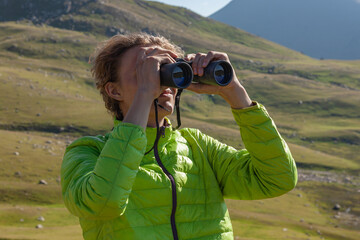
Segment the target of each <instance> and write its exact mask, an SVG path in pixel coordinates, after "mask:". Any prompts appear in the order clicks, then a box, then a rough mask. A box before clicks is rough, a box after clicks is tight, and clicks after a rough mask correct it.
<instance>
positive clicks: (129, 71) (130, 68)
mask: <svg viewBox="0 0 360 240" xmlns="http://www.w3.org/2000/svg"><path fill="white" fill-rule="evenodd" d="M156 47H158V46H156V45H150V46H149V45H148V46H135V47H132V48H130V49H128V50H127V51H126V52H125V53H124V54H123V55H122V56H121V59H120V62H119V68H118V79H117V82H116V84H118V86H119V91H120V94H121V95H122V101H121V102H120V107H121V110H122V111H123V114H124V116H125V115H126V112H127V111H128V110H129V108H130V106H131V104H132V102H133V100H134V97H135V95H136V92H137V90H138V88H139V87H140V86H139V85H138V81H137V74H136V63H137V57H138V54H139V52H140V51H141V50H142V49H144V48H147V49H149V50H150V51H151V49H154V48H156ZM176 93H177V89H176V88H170V87H166V86H161V95H160V96H159V97H158V103H159V104H160V105H161V106H163V107H164V108H166V109H167V110H168V111H166V110H164V109H162V108H158V114H159V119H161V118H162V117H164V116H167V115H171V114H172V112H173V110H174V105H175V96H176ZM154 116H155V110H154V106H153V105H152V107H151V109H150V115H149V117H154Z"/></svg>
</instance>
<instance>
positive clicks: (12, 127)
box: [0, 123, 111, 136]
mask: <svg viewBox="0 0 360 240" xmlns="http://www.w3.org/2000/svg"><path fill="white" fill-rule="evenodd" d="M0 129H3V130H9V131H36V132H47V133H56V134H63V133H67V134H69V135H72V136H85V135H90V136H94V135H105V134H106V133H107V132H109V131H110V130H111V129H109V130H96V129H92V128H89V127H86V126H75V125H72V124H71V125H65V126H59V125H52V124H44V123H16V124H0Z"/></svg>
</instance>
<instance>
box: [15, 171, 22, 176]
mask: <svg viewBox="0 0 360 240" xmlns="http://www.w3.org/2000/svg"><path fill="white" fill-rule="evenodd" d="M14 176H15V177H21V176H22V174H21V172H19V171H17V172H15V173H14Z"/></svg>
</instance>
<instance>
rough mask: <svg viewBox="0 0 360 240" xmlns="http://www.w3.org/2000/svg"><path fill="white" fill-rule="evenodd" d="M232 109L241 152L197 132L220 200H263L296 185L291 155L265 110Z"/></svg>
mask: <svg viewBox="0 0 360 240" xmlns="http://www.w3.org/2000/svg"><path fill="white" fill-rule="evenodd" d="M253 103H254V104H255V105H254V106H251V107H248V108H244V109H232V113H233V116H234V118H235V121H236V123H237V124H238V125H239V127H240V133H241V137H242V140H243V142H244V144H245V149H242V150H239V151H238V150H236V149H235V148H233V147H231V146H228V145H226V144H223V143H221V142H219V141H217V140H216V139H213V138H212V137H209V136H207V135H205V134H203V133H201V132H200V131H199V133H198V134H199V136H198V137H199V141H201V142H200V144H201V145H202V146H203V147H204V148H205V149H206V150H205V152H206V154H207V158H208V161H209V163H210V165H211V167H212V169H213V171H214V173H215V176H216V178H217V181H218V183H219V186H220V188H221V190H222V193H223V196H224V198H232V199H244V200H253V199H263V198H271V197H276V196H279V195H282V194H284V193H286V192H288V191H290V190H292V189H293V188H294V187H295V185H296V183H297V169H296V165H295V161H294V159H293V157H292V155H291V152H290V150H289V148H288V146H287V144H286V142H285V141H284V139H283V138H282V137H281V136H280V134H279V132H278V130H277V129H276V126H275V123H274V122H273V120H272V119H271V117H270V116H269V114H268V112H267V111H266V109H265V107H264V106H263V105H262V104H260V103H258V102H255V101H254V102H253Z"/></svg>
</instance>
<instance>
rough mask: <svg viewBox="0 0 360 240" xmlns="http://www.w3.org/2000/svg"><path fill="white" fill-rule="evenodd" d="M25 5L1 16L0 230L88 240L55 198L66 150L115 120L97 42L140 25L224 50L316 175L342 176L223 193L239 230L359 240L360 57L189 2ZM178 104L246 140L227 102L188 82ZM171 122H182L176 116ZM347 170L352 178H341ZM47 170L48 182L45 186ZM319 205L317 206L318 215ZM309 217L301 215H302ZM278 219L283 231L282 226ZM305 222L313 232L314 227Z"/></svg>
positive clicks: (200, 124)
mask: <svg viewBox="0 0 360 240" xmlns="http://www.w3.org/2000/svg"><path fill="white" fill-rule="evenodd" d="M24 2H25V3H26V4H27V5H26V4H25V5H24V8H21V9H23V10H24V11H19V12H18V13H16V14H17V15H16V14H15V15H11V17H12V18H10V16H9V19H4V18H3V19H2V22H0V62H1V64H0V92H1V94H0V136H1V138H0V145H1V146H2V148H0V163H1V166H0V209H1V210H2V211H1V212H0V233H1V234H0V238H5V239H47V238H48V236H49V235H48V234H50V232H51V230H50V229H53V230H54V232H55V233H56V235H57V237H58V239H80V238H81V237H80V235H79V228H78V226H76V223H77V219H75V218H74V217H72V216H70V214H68V213H67V211H66V209H65V208H64V206H63V205H62V201H61V198H60V192H59V190H60V188H59V183H58V177H59V169H60V164H61V160H62V154H63V151H64V149H65V146H66V145H67V144H69V143H70V142H71V141H72V140H73V139H75V138H77V137H79V136H84V135H95V134H105V133H106V132H108V131H110V130H111V128H112V125H113V122H112V119H111V117H110V115H109V114H107V113H106V110H105V107H104V103H103V101H102V99H101V96H100V95H99V93H98V91H97V90H96V89H95V87H94V81H93V79H92V78H91V76H90V72H89V68H90V64H89V63H88V58H89V56H90V55H91V53H92V52H93V50H94V48H95V46H96V44H97V43H98V42H100V41H102V40H104V39H107V38H108V37H109V36H111V35H113V34H116V33H117V32H120V33H126V32H130V31H135V30H143V31H146V32H150V33H156V32H159V33H161V34H163V35H165V36H167V37H170V38H171V39H172V40H173V41H174V42H176V43H177V44H179V45H181V46H182V47H183V48H184V49H185V50H186V51H187V52H188V53H190V52H198V51H203V52H206V51H209V50H217V51H224V52H227V53H228V54H229V56H230V59H231V61H232V63H233V65H234V67H235V69H236V73H237V75H238V77H239V79H240V81H241V82H242V84H243V85H244V86H245V88H246V89H247V91H248V93H249V95H250V97H251V98H252V99H253V100H257V101H259V102H261V103H262V104H264V105H265V106H266V108H267V110H268V112H269V113H270V115H271V116H272V117H273V119H274V121H275V123H276V125H277V126H278V129H279V131H280V132H281V134H282V135H283V136H284V138H285V139H286V141H287V142H288V143H289V147H290V149H291V151H292V153H293V156H294V158H295V160H296V162H297V163H298V166H299V169H301V171H303V169H307V170H306V171H310V173H309V174H308V175H309V176H312V174H317V175H319V173H317V172H316V173H313V172H312V171H313V170H314V169H318V170H321V171H318V172H320V173H322V171H323V170H326V173H327V174H330V175H331V176H332V175H335V176H338V175H339V174H340V175H339V177H338V178H339V179H342V180H341V181H339V182H336V183H332V182H326V181H325V180H326V179H327V178H325V179H324V182H320V183H317V184H315V183H314V182H313V181H310V180H308V179H307V178H305V179H306V180H301V182H300V183H299V185H298V186H299V187H298V189H296V190H295V191H294V192H292V193H290V194H289V195H286V196H284V197H282V198H276V199H272V200H266V201H264V202H263V201H255V202H249V203H247V202H238V201H234V202H232V201H228V203H229V204H230V206H231V208H230V209H231V210H230V211H231V212H230V214H232V219H233V224H234V231H235V234H236V235H239V236H242V237H248V238H251V239H263V238H262V237H264V236H265V237H272V236H274V234H277V235H276V236H279V239H289V238H293V239H295V236H296V237H298V238H306V237H308V236H312V237H314V238H315V239H316V238H317V237H318V238H320V235H319V234H318V233H317V232H316V230H318V229H321V232H322V235H321V236H325V237H326V239H357V238H358V235H359V234H358V232H357V228H356V226H355V225H352V223H355V220H354V221H350V223H349V222H347V221H348V218H347V217H349V218H350V217H352V218H354V219H357V218H356V217H357V216H358V215H359V212H360V211H359V209H358V208H357V205H356V197H355V196H356V194H357V192H356V191H357V189H358V186H359V181H358V177H357V175H356V174H357V171H358V169H359V165H360V157H359V155H358V153H357V151H358V145H359V144H360V142H359V139H360V136H359V135H360V129H359V126H360V121H359V112H360V111H359V110H360V105H359V102H360V101H359V100H360V95H359V94H358V93H359V89H360V83H359V81H358V80H359V79H360V61H329V60H325V61H318V60H315V59H312V58H310V57H307V56H305V55H303V54H301V53H298V52H295V51H292V50H289V49H287V48H285V47H282V46H280V45H278V44H275V43H272V42H270V41H267V40H264V39H262V38H259V37H256V36H254V35H251V34H248V33H246V32H244V31H241V30H239V29H236V28H234V27H230V26H227V25H225V24H222V23H219V22H216V21H214V20H211V19H207V18H203V17H201V16H199V15H197V14H195V13H192V12H190V11H188V10H186V9H183V8H176V7H171V6H167V5H163V4H160V3H152V2H143V1H130V0H128V1H125V0H121V1H120V0H118V1H85V0H84V1H77V2H76V3H75V1H59V0H52V1H40V0H33V1H30V0H27V1H21V3H24ZM69 2H71V3H72V5H71V8H69V7H67V8H65V7H62V6H65V5H66V4H67V5H66V6H69ZM5 3H6V4H5ZM1 4H3V5H1ZM8 4H10V5H8ZM11 4H15V5H16V4H18V5H19V6H22V5H21V4H20V1H14V2H13V1H0V9H1V11H2V10H3V9H4V8H5V10H4V12H10V11H11V9H13V7H14V6H15V5H11ZM56 4H57V5H56ZM77 4H78V5H77ZM29 6H31V7H29ZM55 7H56V8H55ZM42 9H43V10H42ZM42 12H45V13H46V14H45V13H44V14H43V13H42ZM0 16H4V15H1V14H0ZM32 16H36V18H33V17H32ZM7 20H11V21H7ZM344 96H346V97H344ZM181 109H182V120H183V121H182V122H183V125H182V126H183V127H195V128H199V129H200V130H202V131H203V132H205V133H207V134H209V135H211V136H213V137H215V138H217V139H219V140H220V141H223V142H225V143H227V144H230V145H232V146H234V147H236V148H238V149H240V148H243V144H242V142H241V138H240V134H239V129H238V127H237V126H236V124H235V122H234V120H233V116H232V114H231V111H230V108H229V106H228V105H227V104H226V103H225V102H224V100H222V99H221V98H219V97H217V96H211V95H198V94H193V93H191V92H189V91H184V93H183V96H182V100H181ZM171 119H172V123H173V124H174V125H175V124H176V120H175V116H174V115H173V116H171ZM304 171H305V170H304ZM343 176H347V177H349V178H350V180H346V181H345V180H343V179H344V178H345V177H343ZM318 178H319V179H320V177H318ZM40 179H45V180H46V181H47V182H48V184H47V185H39V184H38V182H39V180H40ZM321 179H322V178H321ZM331 179H332V178H331ZM309 181H310V182H309ZM349 181H350V183H349ZM344 182H346V183H344ZM334 184H335V185H334ZM319 188H321V189H323V191H324V192H326V193H327V194H329V195H337V196H339V197H337V198H336V201H338V202H339V203H340V204H342V206H344V208H345V209H341V210H340V212H341V214H342V213H343V215H339V216H340V217H339V219H334V218H332V217H333V213H332V210H331V208H332V207H333V205H334V204H335V203H334V202H333V201H335V200H334V199H332V198H331V197H329V198H328V199H324V198H323V196H322V195H321V196H319V194H317V190H318V189H319ZM297 194H301V196H303V197H298V196H297ZM316 201H319V202H321V205H319V202H316ZM289 202H295V203H296V204H297V205H298V206H300V207H299V208H294V209H292V212H291V214H288V213H286V212H278V213H277V218H278V219H279V221H278V222H276V225H274V226H271V224H270V223H271V219H272V218H273V215H274V212H276V211H277V209H278V207H277V206H279V205H280V206H282V205H284V206H285V205H286V204H288V203H289ZM305 205H306V206H305ZM242 206H247V207H246V208H243V207H242ZM259 206H263V207H259ZM302 206H303V207H302ZM307 206H308V207H307ZM347 208H351V209H352V210H351V212H350V213H346V212H345V210H346V209H347ZM21 209H23V210H21ZM39 209H40V210H39ZM255 209H257V210H258V212H257V213H256V211H255ZM314 212H319V213H316V217H314V216H313V215H314ZM39 214H44V215H45V218H46V219H49V220H47V221H45V222H44V223H43V224H44V226H45V228H44V234H45V235H41V234H40V233H39V232H36V229H33V228H34V227H35V225H36V224H37V223H38V221H37V220H36V218H37V217H38V215H39ZM290 215H291V216H290ZM244 216H249V218H246V217H244ZM294 216H296V217H294ZM302 218H303V219H304V221H303V222H299V220H300V219H302ZM20 219H23V220H24V222H21V221H20ZM280 225H281V226H283V228H287V229H288V232H284V231H283V230H282V228H281V229H280V230H279V229H278V227H279V226H280ZM335 225H337V226H338V227H339V228H334V226H335ZM64 226H70V227H69V228H65V227H64ZM254 226H261V227H260V228H261V229H262V230H261V231H260V230H259V232H258V234H259V235H257V234H255V233H254V231H251V229H252V228H254ZM270 226H271V227H270ZM310 226H312V227H313V228H314V229H312V230H309V227H310ZM20 228H21V229H22V231H19V229H20ZM338 229H341V234H342V235H343V236H344V237H343V238H341V236H340V235H341V234H338V233H337V232H336V231H338ZM279 232H280V233H279ZM27 233H29V234H27ZM308 234H310V235H308ZM65 236H66V237H65ZM68 236H71V237H70V238H68Z"/></svg>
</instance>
